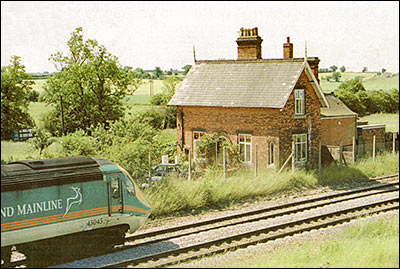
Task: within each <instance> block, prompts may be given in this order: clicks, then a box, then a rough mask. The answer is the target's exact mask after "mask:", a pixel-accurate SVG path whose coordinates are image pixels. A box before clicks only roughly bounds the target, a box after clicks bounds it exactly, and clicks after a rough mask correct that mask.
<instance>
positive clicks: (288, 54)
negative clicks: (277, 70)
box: [283, 36, 293, 59]
mask: <svg viewBox="0 0 400 269" xmlns="http://www.w3.org/2000/svg"><path fill="white" fill-rule="evenodd" d="M292 58H293V44H292V43H290V37H289V36H288V37H286V43H283V59H292Z"/></svg>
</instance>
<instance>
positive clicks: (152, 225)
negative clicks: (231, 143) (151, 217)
mask: <svg viewBox="0 0 400 269" xmlns="http://www.w3.org/2000/svg"><path fill="white" fill-rule="evenodd" d="M372 182H373V181H372ZM372 182H371V183H368V182H366V183H364V184H362V185H361V184H353V185H351V184H346V185H342V186H340V187H339V186H338V187H337V189H332V188H330V187H319V188H315V189H304V190H298V191H288V192H285V193H280V194H278V195H271V196H270V197H260V198H257V199H254V200H253V201H251V202H244V203H237V204H236V205H234V206H232V207H230V208H227V209H224V210H218V209H214V210H210V211H207V212H203V213H200V214H195V215H188V216H183V217H168V218H163V219H159V220H155V221H150V222H149V223H148V224H146V225H144V226H142V227H141V228H139V229H138V230H137V231H136V232H135V233H134V234H140V233H143V232H150V231H156V230H160V229H165V228H168V227H175V226H178V225H184V224H190V223H194V222H198V221H203V220H210V219H214V218H218V217H223V216H227V215H232V214H237V213H240V212H245V211H252V210H258V209H263V208H266V207H271V206H276V205H281V204H287V203H292V202H297V201H301V200H305V199H311V198H317V197H320V196H325V195H329V194H335V193H340V192H343V191H348V190H354V189H359V188H363V187H366V186H370V185H372V184H373V183H372Z"/></svg>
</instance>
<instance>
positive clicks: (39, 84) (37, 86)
mask: <svg viewBox="0 0 400 269" xmlns="http://www.w3.org/2000/svg"><path fill="white" fill-rule="evenodd" d="M46 80H47V79H35V80H32V81H33V82H34V84H33V85H32V88H33V89H34V90H35V91H37V92H39V93H42V92H43V85H44V83H45V82H46Z"/></svg>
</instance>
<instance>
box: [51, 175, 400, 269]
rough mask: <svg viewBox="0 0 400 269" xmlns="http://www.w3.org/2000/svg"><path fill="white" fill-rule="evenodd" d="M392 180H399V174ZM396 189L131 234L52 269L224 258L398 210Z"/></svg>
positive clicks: (354, 193) (369, 190)
mask: <svg viewBox="0 0 400 269" xmlns="http://www.w3.org/2000/svg"><path fill="white" fill-rule="evenodd" d="M395 177H397V179H398V175H396V176H395ZM388 178H389V177H386V179H388ZM391 178H393V176H392V177H391ZM398 185H399V182H398V180H397V181H396V182H387V183H381V184H379V185H375V186H370V187H365V188H360V189H357V190H350V191H343V192H340V193H335V194H329V195H323V196H319V197H316V198H312V199H304V200H301V201H296V202H293V203H286V204H281V205H277V206H272V207H268V208H263V209H259V210H253V211H247V212H243V213H239V214H232V215H229V216H224V217H219V218H214V219H211V220H205V221H200V222H196V223H191V224H185V225H179V226H175V227H172V228H167V229H160V230H156V231H149V232H142V233H135V234H133V235H130V236H127V237H126V243H125V245H124V246H123V247H120V248H119V249H116V250H115V252H114V253H109V254H106V255H102V256H98V257H92V258H87V259H83V260H80V261H75V262H72V263H66V264H62V265H58V266H55V267H69V268H71V267H124V266H138V267H163V266H168V265H172V264H174V263H177V262H182V261H185V260H188V259H193V258H198V257H201V256H204V255H213V254H216V253H222V252H225V251H227V250H232V249H237V248H241V247H246V246H248V245H252V244H257V243H260V242H265V241H268V240H274V239H277V238H280V237H285V236H289V235H293V234H296V233H301V232H304V231H309V230H313V229H320V228H323V227H327V226H329V225H337V224H340V223H343V222H347V221H349V220H351V219H354V218H359V217H363V216H366V215H368V214H376V213H379V212H383V211H388V210H396V209H398V199H399V198H398ZM371 197H375V198H374V199H372V198H371ZM378 197H379V198H378ZM370 200H372V201H370ZM354 201H363V203H362V204H361V205H357V206H354V205H345V204H346V203H349V202H353V204H354ZM369 201H370V202H369ZM333 206H336V209H333V208H332V207H333ZM317 209H323V210H322V211H323V212H322V213H315V214H314V215H312V216H307V217H304V216H301V214H302V212H312V211H315V210H317ZM287 216H293V217H294V218H293V217H292V219H291V220H284V219H282V220H280V221H277V222H276V223H274V224H271V223H268V221H269V220H271V219H279V218H283V217H287ZM293 219H294V220H293ZM262 222H266V223H265V224H263V225H261V228H254V227H251V226H252V224H253V223H254V224H257V223H262ZM239 226H248V227H249V228H247V229H245V232H240V233H234V232H233V233H232V232H222V234H221V235H220V236H219V237H217V238H214V239H212V240H206V239H203V238H202V234H205V233H210V232H216V233H217V232H218V231H222V230H227V229H231V230H236V228H235V227H239ZM190 237H198V239H197V242H196V243H192V244H188V245H184V246H183V245H181V244H177V243H173V241H174V240H176V239H181V240H182V238H190ZM188 241H190V240H189V239H188Z"/></svg>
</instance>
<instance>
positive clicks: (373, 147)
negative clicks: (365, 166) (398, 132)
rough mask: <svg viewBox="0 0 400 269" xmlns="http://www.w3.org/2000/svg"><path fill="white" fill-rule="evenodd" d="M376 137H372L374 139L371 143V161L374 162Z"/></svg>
mask: <svg viewBox="0 0 400 269" xmlns="http://www.w3.org/2000/svg"><path fill="white" fill-rule="evenodd" d="M375 148H376V136H375V135H374V139H373V141H372V160H373V161H374V162H375V153H376V149H375Z"/></svg>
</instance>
